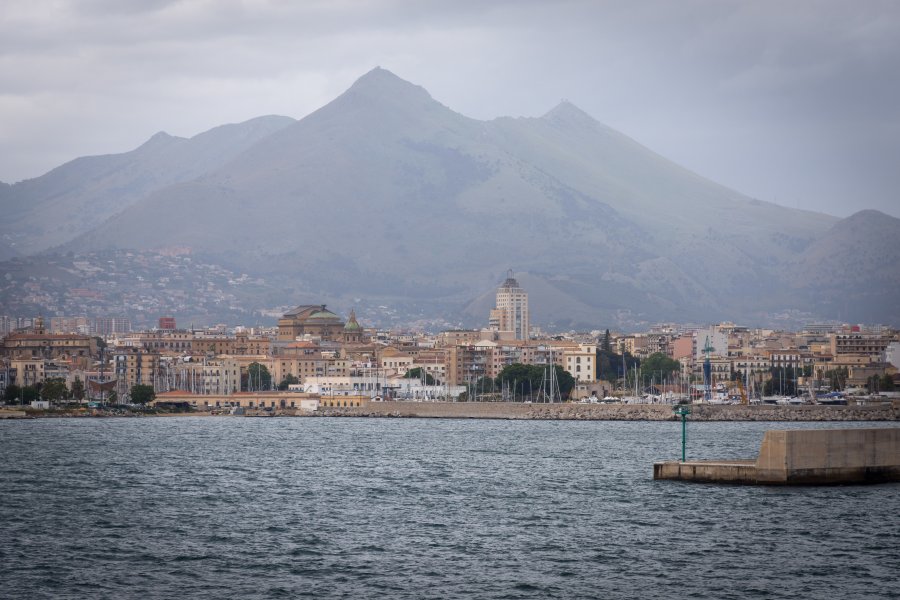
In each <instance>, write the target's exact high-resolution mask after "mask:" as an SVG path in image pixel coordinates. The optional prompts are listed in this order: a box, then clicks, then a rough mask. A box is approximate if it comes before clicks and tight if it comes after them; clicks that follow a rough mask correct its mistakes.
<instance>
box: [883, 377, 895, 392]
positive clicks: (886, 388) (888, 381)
mask: <svg viewBox="0 0 900 600" xmlns="http://www.w3.org/2000/svg"><path fill="white" fill-rule="evenodd" d="M881 391H882V392H893V391H894V378H893V377H891V376H890V375H888V374H887V373H885V374H884V376H882V378H881Z"/></svg>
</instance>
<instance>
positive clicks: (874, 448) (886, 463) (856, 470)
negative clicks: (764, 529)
mask: <svg viewBox="0 0 900 600" xmlns="http://www.w3.org/2000/svg"><path fill="white" fill-rule="evenodd" d="M653 478H654V479H674V480H679V481H696V482H703V483H739V484H753V485H838V484H845V483H880V482H887V481H900V428H897V427H889V428H879V429H861V428H860V429H799V430H798V429H792V430H772V431H767V432H766V434H765V436H764V437H763V441H762V445H761V446H760V449H759V456H758V457H757V458H756V460H701V461H687V462H678V461H667V462H660V463H656V464H654V465H653Z"/></svg>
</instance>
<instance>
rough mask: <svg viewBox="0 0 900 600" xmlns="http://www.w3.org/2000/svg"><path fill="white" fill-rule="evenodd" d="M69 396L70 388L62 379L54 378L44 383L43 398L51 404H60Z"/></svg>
mask: <svg viewBox="0 0 900 600" xmlns="http://www.w3.org/2000/svg"><path fill="white" fill-rule="evenodd" d="M68 395H69V388H67V387H66V380H65V379H62V378H61V377H52V378H50V379H48V380H46V381H45V382H44V386H43V387H42V388H41V396H43V397H44V400H50V401H51V402H59V401H60V400H62V399H63V398H65V397H66V396H68Z"/></svg>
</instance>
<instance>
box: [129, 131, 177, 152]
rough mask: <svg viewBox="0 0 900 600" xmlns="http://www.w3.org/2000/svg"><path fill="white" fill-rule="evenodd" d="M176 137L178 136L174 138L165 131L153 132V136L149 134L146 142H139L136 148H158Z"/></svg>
mask: <svg viewBox="0 0 900 600" xmlns="http://www.w3.org/2000/svg"><path fill="white" fill-rule="evenodd" d="M177 139H178V138H176V137H175V136H173V135H169V134H168V133H166V132H165V131H159V132H157V133H154V134H153V136H151V137H150V139H149V140H147V141H146V142H144V143H143V144H141V145H140V146H139V147H138V150H142V149H143V150H147V149H150V148H160V147H163V146H166V145H167V144H169V143H171V142H173V141H174V140H177Z"/></svg>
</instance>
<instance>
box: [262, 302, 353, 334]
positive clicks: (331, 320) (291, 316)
mask: <svg viewBox="0 0 900 600" xmlns="http://www.w3.org/2000/svg"><path fill="white" fill-rule="evenodd" d="M354 321H355V317H354ZM344 326H345V324H344V321H343V320H341V318H340V317H339V316H337V315H336V314H334V313H333V312H331V311H330V310H328V309H326V308H325V305H324V304H306V305H303V306H298V307H297V308H295V309H294V310H292V311H289V312H286V313H284V316H282V317H281V318H280V319H278V340H279V341H283V342H292V341H294V340H296V339H298V338H301V337H306V336H308V337H313V338H319V339H321V340H323V341H343V339H344Z"/></svg>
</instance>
